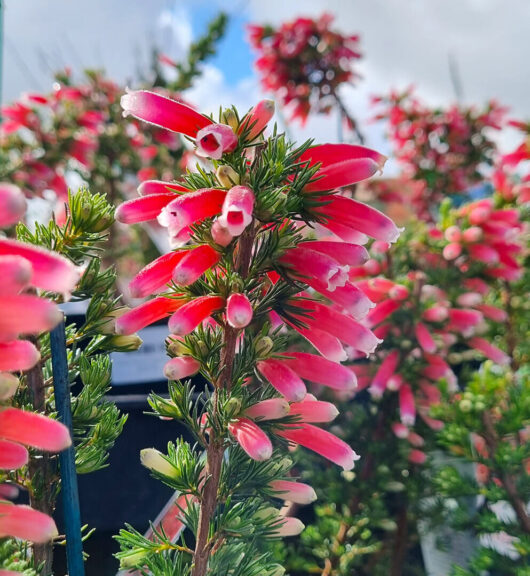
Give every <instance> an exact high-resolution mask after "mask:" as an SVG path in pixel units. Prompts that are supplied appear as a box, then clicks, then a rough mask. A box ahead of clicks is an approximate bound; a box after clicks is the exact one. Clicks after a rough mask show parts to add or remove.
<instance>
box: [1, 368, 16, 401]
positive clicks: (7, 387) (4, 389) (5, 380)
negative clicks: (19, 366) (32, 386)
mask: <svg viewBox="0 0 530 576" xmlns="http://www.w3.org/2000/svg"><path fill="white" fill-rule="evenodd" d="M18 385H19V381H18V378H17V377H16V376H15V375H14V374H10V373H9V372H0V401H1V400H7V399H8V398H11V397H12V396H13V395H14V394H15V392H16V391H17V388H18Z"/></svg>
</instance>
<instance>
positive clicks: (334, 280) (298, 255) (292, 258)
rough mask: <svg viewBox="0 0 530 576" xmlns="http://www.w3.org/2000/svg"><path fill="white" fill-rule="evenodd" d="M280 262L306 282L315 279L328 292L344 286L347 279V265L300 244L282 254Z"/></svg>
mask: <svg viewBox="0 0 530 576" xmlns="http://www.w3.org/2000/svg"><path fill="white" fill-rule="evenodd" d="M302 246H303V245H302ZM280 262H281V263H282V264H284V265H286V266H288V267H289V268H291V269H292V270H293V271H294V272H295V275H296V276H299V277H301V278H302V279H304V280H305V279H307V282H308V283H310V281H311V280H312V279H315V280H316V281H317V283H318V285H322V286H323V287H324V289H325V290H327V291H328V292H333V291H334V290H335V288H337V287H342V286H344V285H345V284H346V282H347V281H348V271H349V269H350V268H349V266H341V265H340V264H339V263H338V262H337V260H335V259H334V258H332V257H331V256H328V255H327V254H323V253H321V252H316V251H315V250H310V249H307V248H303V247H300V246H298V247H297V248H292V249H291V250H287V252H285V253H284V254H283V255H282V257H281V258H280Z"/></svg>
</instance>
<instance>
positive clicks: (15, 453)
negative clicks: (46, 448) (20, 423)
mask: <svg viewBox="0 0 530 576" xmlns="http://www.w3.org/2000/svg"><path fill="white" fill-rule="evenodd" d="M28 459H29V455H28V451H27V450H26V449H25V448H24V446H21V445H20V444H17V443H16V442H10V441H9V440H0V470H16V469H17V468H22V466H25V465H26V464H27V463H28ZM1 499H2V498H0V500H1Z"/></svg>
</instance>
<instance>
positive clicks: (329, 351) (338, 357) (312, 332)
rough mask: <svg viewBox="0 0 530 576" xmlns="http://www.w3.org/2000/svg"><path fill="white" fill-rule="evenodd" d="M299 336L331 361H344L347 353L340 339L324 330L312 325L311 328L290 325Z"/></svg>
mask: <svg viewBox="0 0 530 576" xmlns="http://www.w3.org/2000/svg"><path fill="white" fill-rule="evenodd" d="M292 327H293V328H294V329H295V330H296V331H297V332H298V333H299V334H300V335H301V336H303V337H304V338H305V339H306V340H307V341H308V342H310V343H311V344H312V345H313V346H314V347H315V348H316V349H317V350H318V351H319V352H320V353H321V354H322V356H325V357H326V358H327V359H328V360H330V361H332V362H344V360H347V359H348V355H347V354H346V351H345V350H344V348H343V346H342V344H341V342H340V340H339V339H338V338H337V337H336V336H333V334H330V333H329V332H326V331H324V330H319V329H318V328H315V327H314V326H312V327H311V328H308V329H306V328H299V327H297V326H294V325H293V326H292Z"/></svg>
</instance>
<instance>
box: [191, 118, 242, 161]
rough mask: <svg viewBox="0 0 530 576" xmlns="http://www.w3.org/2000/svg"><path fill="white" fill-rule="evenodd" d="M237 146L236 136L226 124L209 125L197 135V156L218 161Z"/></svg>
mask: <svg viewBox="0 0 530 576" xmlns="http://www.w3.org/2000/svg"><path fill="white" fill-rule="evenodd" d="M236 146H237V136H236V135H235V134H234V131H233V130H232V128H230V126H227V125H226V124H210V125H209V126H206V128H203V129H202V130H199V132H198V133H197V150H196V153H197V155H198V156H203V157H205V158H213V159H214V160H219V159H221V158H222V156H223V154H224V153H225V152H232V151H233V150H234V149H235V147H236Z"/></svg>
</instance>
